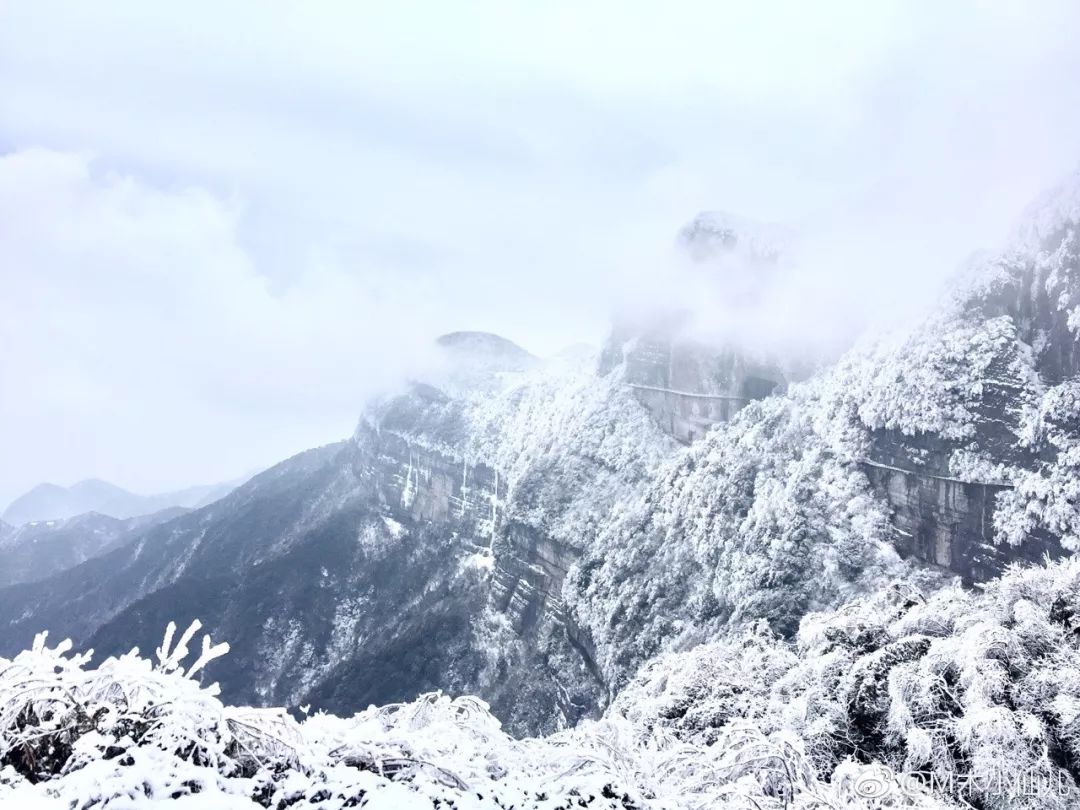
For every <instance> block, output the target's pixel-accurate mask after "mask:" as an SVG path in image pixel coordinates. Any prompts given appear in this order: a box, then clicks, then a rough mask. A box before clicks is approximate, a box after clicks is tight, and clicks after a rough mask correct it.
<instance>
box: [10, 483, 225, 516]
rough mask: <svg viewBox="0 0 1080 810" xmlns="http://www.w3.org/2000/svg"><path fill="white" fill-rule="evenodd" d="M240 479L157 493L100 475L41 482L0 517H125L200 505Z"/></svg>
mask: <svg viewBox="0 0 1080 810" xmlns="http://www.w3.org/2000/svg"><path fill="white" fill-rule="evenodd" d="M239 483H242V482H241V481H232V482H228V483H220V484H207V485H204V486H196V487H189V488H188V489H182V490H179V491H177V492H166V493H161V494H157V495H136V494H135V493H134V492H128V491H127V490H126V489H123V488H121V487H118V486H116V485H115V484H110V483H109V482H108V481H101V480H99V479H96V478H88V479H86V480H85V481H80V482H79V483H77V484H74V485H73V486H70V487H62V486H58V485H57V484H38V485H37V486H36V487H34V488H33V489H31V490H30V491H29V492H27V493H26V494H24V495H21V496H19V497H18V498H16V499H15V500H14V501H12V503H11V504H10V505H9V506H8V508H7V509H5V510H4V513H3V515H2V516H0V517H2V518H3V521H4V522H5V523H8V524H10V525H11V526H21V525H23V524H25V523H33V522H35V521H42V520H66V519H67V518H71V517H75V516H76V515H84V514H86V513H88V512H97V513H98V514H100V515H106V516H108V517H112V518H118V519H120V520H125V519H127V518H131V517H138V516H139V515H150V514H153V513H154V512H160V511H161V510H162V509H169V508H172V507H177V506H179V507H184V508H186V509H197V508H199V507H200V506H206V505H207V504H210V503H213V502H214V501H216V500H219V499H220V498H223V497H224V496H225V495H227V494H228V493H229V492H231V491H232V490H233V489H235V488H236V486H237V485H238V484H239Z"/></svg>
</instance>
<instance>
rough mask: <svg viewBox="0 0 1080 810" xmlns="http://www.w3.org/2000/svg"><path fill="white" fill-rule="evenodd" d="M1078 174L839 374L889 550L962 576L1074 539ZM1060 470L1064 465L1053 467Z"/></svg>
mask: <svg viewBox="0 0 1080 810" xmlns="http://www.w3.org/2000/svg"><path fill="white" fill-rule="evenodd" d="M1078 190H1080V178H1077V177H1073V178H1070V180H1069V181H1067V182H1066V183H1065V184H1063V185H1062V186H1061V187H1060V188H1058V189H1056V190H1054V191H1053V192H1051V193H1050V194H1048V195H1047V196H1046V197H1044V198H1043V199H1041V200H1039V201H1037V203H1036V204H1035V205H1034V206H1033V207H1032V209H1031V210H1029V212H1028V213H1027V215H1026V217H1025V219H1024V221H1023V223H1022V224H1021V226H1020V228H1019V229H1018V232H1017V234H1016V236H1015V238H1014V240H1013V242H1012V243H1011V245H1010V246H1009V247H1008V248H1007V249H1006V250H1005V251H1003V252H1002V253H1001V254H1000V255H998V256H994V257H988V258H982V259H980V260H978V261H974V262H972V264H971V265H970V267H968V268H967V270H966V273H965V274H964V275H963V276H962V277H961V278H959V279H958V280H957V284H956V286H955V288H954V290H953V291H952V292H951V295H950V297H949V299H948V300H947V301H946V302H945V303H944V304H943V306H942V308H941V310H940V311H939V312H937V313H935V314H934V315H933V316H932V317H931V318H929V319H928V320H927V321H926V322H925V323H924V324H922V325H921V326H920V327H919V328H917V329H916V330H914V332H913V333H912V334H910V335H909V336H907V337H906V339H904V340H903V341H902V342H901V343H900V345H898V346H892V347H889V348H888V349H887V350H884V351H877V352H870V353H868V354H867V355H865V356H862V357H859V358H857V359H856V360H855V361H854V362H853V365H852V367H851V368H850V369H848V371H847V375H848V378H849V379H852V378H853V377H858V378H860V379H858V380H853V379H852V382H853V383H854V388H855V394H854V396H855V397H856V398H857V402H856V405H855V407H856V410H857V411H858V413H859V415H860V417H861V421H862V424H863V425H864V426H865V427H866V428H867V429H868V440H867V442H866V452H865V458H864V459H863V466H864V468H865V469H866V472H867V475H868V476H869V478H870V480H871V482H872V483H873V486H874V488H875V490H876V491H877V492H878V493H879V494H880V495H881V497H882V498H884V499H885V501H886V502H888V504H889V505H890V507H891V508H892V510H893V513H894V524H895V529H896V544H897V547H898V548H899V549H900V550H901V551H902V552H904V553H906V554H912V555H914V556H916V557H918V558H919V559H923V560H926V561H928V562H933V563H936V564H939V565H944V566H946V567H948V568H949V569H951V570H953V571H955V572H956V573H958V574H960V575H961V576H962V577H963V578H964V580H965V581H967V582H979V581H984V580H986V579H988V578H991V577H993V576H997V575H999V574H1000V573H1002V571H1003V570H1004V568H1005V567H1006V566H1007V565H1008V564H1009V563H1010V562H1012V561H1014V560H1028V561H1036V560H1040V559H1042V558H1043V557H1044V556H1046V555H1049V556H1050V557H1057V556H1061V555H1062V554H1064V553H1066V551H1067V550H1072V549H1073V548H1075V545H1076V542H1075V534H1074V526H1075V520H1074V514H1073V513H1074V510H1073V508H1072V507H1071V505H1070V504H1071V497H1072V496H1071V494H1070V492H1069V483H1068V482H1069V480H1071V479H1072V478H1073V477H1074V476H1072V472H1073V471H1072V469H1071V465H1072V462H1071V461H1070V450H1071V444H1072V441H1073V439H1074V438H1075V437H1076V433H1075V429H1074V426H1073V425H1071V424H1069V423H1068V422H1069V419H1070V417H1069V414H1070V413H1072V396H1071V388H1072V386H1073V385H1075V382H1074V381H1075V379H1076V376H1077V371H1078V365H1077V363H1078V357H1080V355H1078V349H1080V344H1078V328H1080V319H1078V317H1077V313H1078V312H1080V309H1078V305H1080V250H1078V248H1080V206H1078V205H1077V202H1076V201H1077V200H1078V199H1080V191H1078ZM1063 465H1064V466H1063Z"/></svg>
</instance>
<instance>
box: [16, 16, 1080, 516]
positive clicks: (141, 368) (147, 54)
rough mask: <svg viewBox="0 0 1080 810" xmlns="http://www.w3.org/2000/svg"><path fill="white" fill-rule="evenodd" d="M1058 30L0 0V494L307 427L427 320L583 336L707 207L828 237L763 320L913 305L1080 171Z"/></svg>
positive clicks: (948, 19) (173, 470)
mask: <svg viewBox="0 0 1080 810" xmlns="http://www.w3.org/2000/svg"><path fill="white" fill-rule="evenodd" d="M1078 28H1080V9H1078V8H1077V7H1076V5H1075V4H1073V3H1069V2H1054V1H1053V0H1051V1H1050V2H1046V3H1040V4H1037V5H1034V4H1029V3H1005V2H1003V3H994V4H992V5H988V4H985V3H977V2H958V3H950V4H944V5H943V4H941V3H929V2H925V3H924V2H907V1H906V0H905V1H904V2H900V1H899V0H897V2H875V3H866V2H855V1H854V0H852V2H831V3H803V2H775V3H715V2H685V3H665V4H655V3H644V2H640V3H639V2H614V0H595V1H594V2H585V3H531V2H503V1H502V0H499V1H498V2H496V0H485V1H484V2H478V3H469V4H460V3H441V2H403V3H392V4H371V3H360V4H356V3H339V4H310V3H294V2H285V0H273V1H271V2H261V1H260V2H255V1H254V0H251V1H250V2H248V1H246V0H236V1H235V2H226V3H221V2H216V3H209V2H198V1H196V2H192V3H185V4H174V5H162V4H147V3H142V2H134V1H133V0H116V1H115V2H108V3H95V4H92V5H90V4H85V3H69V2H53V0H39V1H38V2H12V3H5V4H3V6H2V8H0V153H4V152H6V153H7V157H6V158H4V162H3V170H2V171H3V174H2V177H0V183H2V184H3V187H2V188H0V199H2V200H3V203H2V204H3V206H4V210H3V218H2V219H0V284H2V288H3V291H4V298H5V300H4V302H3V307H4V311H5V313H11V315H10V317H7V316H5V322H4V324H3V326H0V329H3V330H4V331H3V334H4V337H5V346H4V349H3V353H2V355H0V374H2V375H3V377H2V378H3V383H4V388H5V392H4V396H3V397H2V398H0V416H3V417H4V419H3V422H4V424H0V454H2V455H3V457H4V458H5V462H4V464H3V465H2V470H0V495H12V494H15V493H14V491H13V490H16V489H18V488H20V487H26V486H29V485H31V484H33V483H35V482H36V480H38V479H41V478H49V479H59V481H60V482H61V483H63V482H64V481H65V480H66V481H70V480H74V479H75V478H78V477H81V476H86V475H101V476H105V477H110V478H115V479H116V481H117V482H118V483H120V484H125V485H128V486H132V487H135V488H140V489H154V488H158V487H159V486H164V485H173V484H182V483H188V482H194V481H200V480H208V479H211V478H215V477H220V476H222V475H231V474H233V473H234V472H235V471H236V470H238V469H245V468H247V467H248V466H250V465H252V464H255V463H261V462H265V461H270V460H272V459H273V458H274V456H275V455H280V454H281V453H283V452H286V451H289V450H293V449H300V448H301V447H303V446H305V445H307V444H312V443H315V442H316V441H323V440H330V439H332V438H334V437H336V436H338V435H341V433H342V432H343V431H346V430H347V429H348V426H350V425H351V424H352V421H353V419H354V418H355V416H356V412H357V410H358V407H359V406H358V400H359V398H361V397H362V395H363V393H364V390H366V389H367V387H368V386H369V385H374V384H375V383H376V382H378V381H379V380H381V379H382V378H383V376H384V375H385V374H387V373H389V371H390V370H391V369H392V368H393V367H394V366H395V365H397V364H398V362H399V358H398V355H399V354H400V355H401V356H402V357H405V356H409V355H411V354H412V353H413V352H414V349H415V345H416V344H418V343H419V342H420V338H421V336H422V334H421V333H426V334H430V333H434V332H436V331H441V330H445V329H452V328H479V329H489V330H492V331H498V332H502V333H504V334H506V335H507V336H509V337H511V338H514V339H517V340H519V341H520V342H522V343H523V344H524V345H526V346H527V347H528V348H532V349H534V350H538V351H554V350H556V349H558V348H559V347H560V346H561V345H563V344H565V343H569V342H573V341H577V340H581V339H596V338H598V337H599V336H600V335H601V334H602V332H603V330H604V328H605V324H606V321H607V318H608V315H609V310H610V308H611V306H612V303H613V302H618V301H626V300H635V299H636V298H640V297H641V296H642V295H643V294H644V293H643V291H649V292H651V291H652V290H654V289H655V279H656V277H657V276H660V275H662V274H663V273H664V272H667V271H668V270H669V268H668V267H667V265H666V263H667V262H668V261H669V258H670V257H669V256H667V255H666V254H665V251H666V249H667V248H668V246H669V244H670V240H671V237H672V234H673V233H674V231H675V229H676V228H677V227H678V226H679V225H680V224H681V223H682V222H684V221H685V220H686V219H687V218H689V217H690V216H692V215H693V214H694V213H695V212H696V211H698V210H701V209H706V208H722V209H727V210H732V211H735V212H737V213H741V214H744V215H746V216H749V217H756V218H761V219H767V220H781V221H789V222H792V223H793V224H795V225H796V226H797V227H802V228H803V229H804V230H806V231H809V232H811V233H814V234H820V235H821V236H820V238H819V241H820V242H822V243H824V245H826V246H827V249H825V250H822V251H821V253H820V255H821V256H822V258H821V259H820V261H818V262H817V263H816V264H815V265H814V267H813V268H812V272H811V271H808V275H807V277H806V278H805V279H804V283H803V288H802V289H801V290H800V293H799V295H798V296H797V298H796V300H797V302H800V303H804V302H805V301H808V300H809V301H814V302H815V304H814V306H813V307H806V308H805V309H806V310H809V311H804V312H800V313H798V315H799V317H787V316H786V315H785V316H784V317H780V318H778V319H777V320H778V321H779V322H781V323H788V324H791V325H793V328H796V329H813V328H814V327H815V325H816V324H820V323H821V322H823V321H825V322H828V323H829V324H835V323H836V322H838V321H842V320H843V319H845V318H847V319H852V320H857V319H860V318H863V319H865V318H874V317H878V315H879V314H880V313H881V312H882V311H883V310H884V309H887V308H892V307H894V306H895V305H896V304H897V303H898V302H900V303H904V304H905V307H907V306H909V305H910V306H914V304H915V303H917V301H918V299H919V298H920V296H921V295H924V294H925V291H926V290H928V289H929V288H930V287H931V286H932V285H933V282H934V280H935V279H937V278H938V277H939V276H940V275H941V274H942V273H943V272H945V271H947V270H948V269H949V268H950V267H951V266H952V265H953V264H954V263H955V262H956V261H958V260H959V259H960V258H961V257H962V256H963V255H964V254H965V253H966V252H967V251H968V250H970V249H972V248H974V247H977V246H979V245H981V244H985V243H987V242H993V241H994V240H995V239H996V238H997V237H998V236H999V235H1000V234H1001V233H1002V232H1003V231H1004V230H1006V229H1007V227H1008V223H1009V221H1010V220H1011V218H1012V216H1013V215H1014V214H1015V212H1016V211H1018V210H1019V209H1020V208H1021V207H1022V206H1023V204H1024V202H1025V201H1026V200H1027V198H1029V197H1030V196H1032V195H1033V194H1034V193H1036V192H1037V191H1038V190H1039V189H1040V188H1041V187H1043V186H1045V185H1047V184H1049V183H1051V182H1053V181H1054V180H1055V179H1056V177H1057V176H1059V175H1060V174H1062V173H1063V172H1064V171H1065V170H1067V169H1068V168H1071V166H1072V165H1073V164H1074V163H1075V162H1076V161H1077V159H1078V158H1080V103H1078V102H1080V98H1078V96H1080V88H1078V87H1077V84H1076V82H1075V77H1076V76H1077V75H1080V52H1078V51H1077V50H1076V48H1075V46H1074V43H1073V41H1072V40H1073V34H1074V33H1075V31H1076V30H1078ZM42 148H43V149H44V150H45V151H41V150H42ZM35 150H38V151H35ZM88 156H92V159H91V158H90V157H88ZM788 298H789V299H790V298H791V296H788ZM772 314H773V315H775V314H776V313H772ZM387 334H392V335H394V338H393V339H392V340H389V341H388V340H386V339H385V335H387ZM373 341H374V342H373ZM372 346H374V349H372V348H371V347H372ZM11 385H15V386H17V389H18V390H20V391H21V393H20V395H19V397H17V398H12V397H10V396H8V395H7V389H8V388H9V387H10V386H11ZM166 414H167V415H166ZM165 422H167V423H169V424H168V427H167V428H166V429H162V428H161V424H162V423H165ZM8 458H13V459H15V460H14V461H13V462H9V461H7V459H8Z"/></svg>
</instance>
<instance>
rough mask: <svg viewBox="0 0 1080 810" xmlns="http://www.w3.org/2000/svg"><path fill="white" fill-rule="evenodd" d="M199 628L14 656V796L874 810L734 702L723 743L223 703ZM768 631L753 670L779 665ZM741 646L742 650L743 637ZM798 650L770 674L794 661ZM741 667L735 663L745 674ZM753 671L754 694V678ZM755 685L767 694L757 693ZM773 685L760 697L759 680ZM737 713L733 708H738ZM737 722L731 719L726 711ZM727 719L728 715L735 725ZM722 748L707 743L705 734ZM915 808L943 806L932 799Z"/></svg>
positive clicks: (10, 788)
mask: <svg viewBox="0 0 1080 810" xmlns="http://www.w3.org/2000/svg"><path fill="white" fill-rule="evenodd" d="M193 632H194V629H192V630H190V631H189V632H188V633H186V634H185V635H184V636H183V638H182V639H181V640H180V642H179V643H178V644H177V645H176V648H175V649H170V648H171V644H170V641H171V635H172V634H171V631H170V633H169V635H168V636H167V640H166V643H165V644H163V645H162V648H161V649H160V650H159V655H158V656H157V662H156V664H155V663H152V662H151V661H149V660H146V659H144V658H141V657H140V656H138V654H137V652H132V653H131V654H129V655H126V656H123V657H122V658H119V659H109V660H107V661H105V662H103V663H102V664H101V666H100V667H98V668H96V669H92V668H89V667H88V666H87V664H88V661H89V656H88V655H69V654H68V653H69V651H70V650H69V645H68V644H61V645H59V646H58V647H56V648H48V647H46V646H45V644H44V639H39V642H38V643H36V644H35V645H34V647H33V649H31V650H29V651H26V652H24V653H21V654H20V655H19V656H18V657H17V658H16V659H14V660H13V661H6V660H0V712H2V714H0V718H3V723H4V725H3V727H2V734H3V736H2V737H0V763H2V764H0V805H2V806H4V807H8V806H11V807H18V808H34V809H37V810H40V809H41V808H55V810H59V808H65V810H73V809H74V810H89V808H100V809H101V810H105V809H106V808H121V807H123V808H140V807H151V806H156V805H157V804H158V803H163V805H164V804H166V803H167V804H169V805H170V806H172V804H173V803H175V806H178V807H188V808H202V809H203V810H206V809H207V808H214V810H235V809H236V808H256V807H267V808H275V809H276V810H277V809H283V808H288V807H320V808H346V807H366V808H371V809H372V810H389V809H391V808H393V809H394V810H401V809H402V808H409V809H410V810H412V808H425V807H426V808H431V809H432V810H435V808H440V810H444V809H445V808H459V809H460V810H466V808H473V809H474V810H478V809H479V808H493V809H494V808H497V809H498V810H507V808H515V809H518V810H571V808H579V807H586V808H599V809H600V810H604V809H605V808H606V809H607V810H648V809H649V808H671V809H672V810H674V808H717V810H726V809H727V808H730V810H735V808H745V807H754V808H761V810H780V809H781V808H785V809H790V810H812V808H820V807H831V808H837V810H840V809H841V808H843V809H845V810H870V808H871V807H877V806H882V805H880V804H878V803H876V802H875V801H874V800H870V799H868V798H867V796H866V793H865V785H866V783H867V782H866V780H867V777H873V776H874V772H873V771H872V769H868V768H867V766H865V765H860V764H858V763H853V762H852V763H846V764H845V765H844V766H843V767H841V768H839V769H837V771H836V778H835V779H833V780H832V781H823V780H821V779H820V778H819V777H818V771H817V768H816V767H815V765H814V763H813V762H812V760H811V759H810V758H809V757H808V756H807V755H806V753H805V751H804V746H803V744H802V742H801V740H800V739H799V738H798V737H797V736H796V735H795V734H793V733H791V732H790V731H786V730H777V731H770V732H765V731H763V730H762V729H761V728H760V727H759V726H758V725H756V724H754V723H752V722H749V721H748V720H747V719H744V718H736V717H735V715H746V714H747V710H748V709H749V704H748V703H746V702H745V701H739V700H734V701H733V702H730V703H729V705H728V708H727V710H726V714H725V717H724V718H720V717H714V718H712V720H713V721H715V723H718V725H715V727H714V729H713V731H714V733H711V734H710V735H709V736H708V740H707V743H708V744H702V743H695V742H692V741H689V740H686V739H681V738H680V736H679V735H678V734H676V733H672V731H671V730H670V729H668V728H666V727H664V726H662V725H660V724H655V723H646V722H641V721H636V720H633V719H628V718H627V717H626V716H624V715H623V714H622V713H620V712H612V713H611V714H610V716H608V717H606V718H604V719H602V720H599V721H595V722H586V723H584V724H582V725H581V726H579V727H577V728H574V729H569V730H566V731H563V732H560V733H558V734H554V735H552V736H550V737H546V738H537V739H524V740H515V739H513V738H511V737H509V736H507V735H506V733H505V732H504V731H503V730H502V728H501V727H500V724H499V722H498V720H496V719H495V718H494V717H493V716H492V715H491V714H490V713H489V712H488V709H487V706H486V705H485V704H484V703H483V702H482V701H479V700H477V699H475V698H468V697H461V698H456V699H451V698H449V697H446V696H444V695H441V694H438V693H435V694H430V695H423V696H421V697H419V698H418V699H416V700H415V701H412V702H409V703H402V704H394V705H389V706H383V707H371V708H368V709H367V710H365V711H363V712H360V713H359V714H357V715H355V716H353V717H351V718H340V717H334V716H331V715H327V714H322V713H316V714H314V715H311V716H310V717H307V718H306V719H304V720H303V721H302V722H297V721H295V720H294V719H293V718H292V717H290V716H289V715H288V714H286V713H284V712H282V711H279V710H269V709H243V708H234V707H229V706H225V705H223V704H222V703H221V702H220V701H219V700H218V699H217V697H216V690H215V689H214V688H213V687H209V688H204V687H202V686H201V685H200V684H199V683H198V682H197V680H196V679H194V678H192V677H191V676H193V675H197V674H198V672H199V669H200V666H201V663H204V662H205V659H206V658H207V657H208V656H209V657H213V656H214V655H217V654H220V653H221V652H223V648H222V647H220V646H219V647H214V646H213V645H210V644H209V642H206V644H205V646H204V655H203V656H201V659H200V661H197V662H196V663H195V664H193V665H192V666H191V667H189V668H188V669H187V670H186V671H185V670H184V668H183V667H182V666H181V662H182V661H183V659H184V657H185V655H186V644H187V642H188V641H189V640H190V636H191V635H192V634H193ZM772 643H773V641H772V640H770V637H769V636H768V634H767V633H764V631H761V632H760V633H759V635H758V637H757V639H756V640H755V638H754V637H753V636H747V638H746V639H745V642H744V645H743V653H742V662H743V663H744V664H745V665H751V664H753V662H756V661H765V660H768V659H769V658H770V655H769V650H770V645H771V644H772ZM732 649H733V650H734V649H735V647H734V646H733V647H732ZM789 663H790V661H788V660H786V659H785V658H784V657H783V655H781V656H780V657H779V658H777V659H776V660H775V661H774V662H773V663H772V664H771V667H772V669H774V670H778V669H782V668H783V667H784V666H786V665H787V664H789ZM732 674H734V673H732ZM743 680H744V682H745V683H746V685H747V686H748V687H749V685H750V684H749V681H748V679H747V678H746V673H743ZM751 691H753V690H751ZM758 691H760V690H758ZM728 715H730V718H728ZM728 719H730V721H727V720H728ZM721 721H723V722H722V723H721ZM703 742H705V741H703ZM904 806H907V807H917V808H926V810H930V808H938V807H941V806H942V805H941V804H940V803H939V802H937V801H936V800H933V799H932V798H930V797H925V796H924V797H915V799H914V800H913V801H912V802H910V803H907V804H905V805H904Z"/></svg>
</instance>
